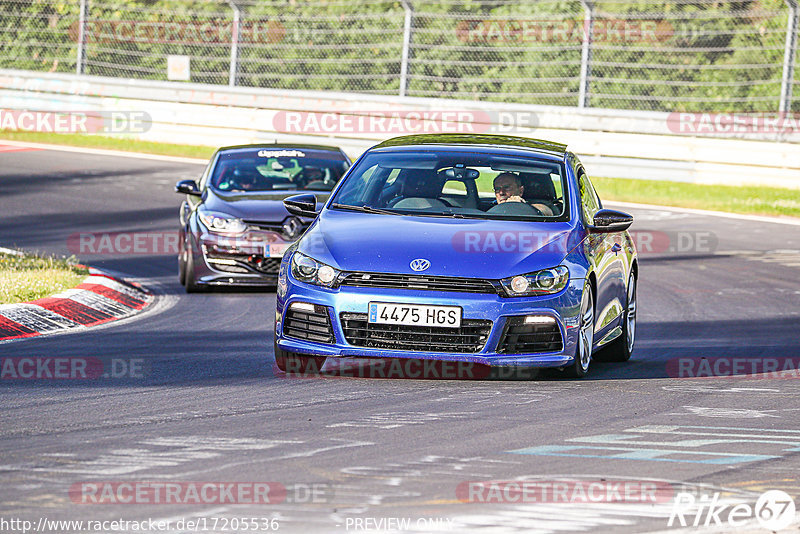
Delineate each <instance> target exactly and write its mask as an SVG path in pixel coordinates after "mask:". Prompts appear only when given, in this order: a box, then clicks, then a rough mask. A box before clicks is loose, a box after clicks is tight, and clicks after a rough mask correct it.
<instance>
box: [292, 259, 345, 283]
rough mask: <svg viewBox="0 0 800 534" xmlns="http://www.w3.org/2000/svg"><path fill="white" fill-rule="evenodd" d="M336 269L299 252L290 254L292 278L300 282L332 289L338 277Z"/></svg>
mask: <svg viewBox="0 0 800 534" xmlns="http://www.w3.org/2000/svg"><path fill="white" fill-rule="evenodd" d="M340 272H341V271H339V270H338V269H334V268H333V267H331V266H330V265H326V264H324V263H322V262H321V261H317V260H315V259H314V258H312V257H311V256H306V255H305V254H302V253H300V252H295V253H294V254H292V276H294V277H295V278H296V279H297V280H300V281H301V282H306V283H309V284H314V285H318V286H324V287H332V286H333V284H334V282H336V278H337V277H338V276H339V273H340Z"/></svg>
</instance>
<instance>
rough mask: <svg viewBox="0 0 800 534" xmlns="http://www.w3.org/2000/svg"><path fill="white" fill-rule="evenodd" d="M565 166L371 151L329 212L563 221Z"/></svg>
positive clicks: (497, 157) (512, 158)
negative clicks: (337, 210) (353, 211)
mask: <svg viewBox="0 0 800 534" xmlns="http://www.w3.org/2000/svg"><path fill="white" fill-rule="evenodd" d="M566 190H567V187H566V173H565V171H564V166H563V163H561V162H554V161H550V160H547V159H544V158H541V159H540V158H537V157H536V156H535V155H533V156H530V157H528V156H519V155H505V154H497V153H491V154H488V153H485V154H484V153H475V152H463V151H446V150H441V151H435V152H434V151H429V152H428V151H426V152H422V151H420V152H405V151H403V152H401V151H398V152H374V153H372V154H368V155H367V156H366V157H364V159H362V160H361V161H360V162H359V164H358V166H357V167H356V168H354V169H353V170H352V172H351V173H350V174H349V175H348V178H347V181H346V182H345V183H344V184H342V187H341V188H340V189H339V191H338V192H337V194H336V196H335V198H334V199H333V200H332V203H331V206H332V207H333V208H334V209H351V210H360V211H372V212H377V211H376V210H380V211H379V213H396V214H415V215H424V216H438V217H457V218H461V217H465V218H488V219H523V220H525V219H531V220H537V221H563V220H566V219H567V218H568V213H567V208H566V206H567V199H566Z"/></svg>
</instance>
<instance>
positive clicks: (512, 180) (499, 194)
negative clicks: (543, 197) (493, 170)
mask: <svg viewBox="0 0 800 534" xmlns="http://www.w3.org/2000/svg"><path fill="white" fill-rule="evenodd" d="M493 184H494V196H495V198H497V203H498V204H503V203H504V202H525V199H524V198H522V194H523V193H524V192H525V187H524V186H523V185H522V180H521V179H520V177H519V176H518V175H516V174H514V173H513V172H502V173H500V174H498V175H497V176H496V177H495V179H494V182H493ZM531 206H533V207H534V208H536V209H537V210H539V211H540V212H541V213H542V215H548V216H551V215H553V210H552V209H550V208H549V207H548V206H546V205H545V204H541V203H531Z"/></svg>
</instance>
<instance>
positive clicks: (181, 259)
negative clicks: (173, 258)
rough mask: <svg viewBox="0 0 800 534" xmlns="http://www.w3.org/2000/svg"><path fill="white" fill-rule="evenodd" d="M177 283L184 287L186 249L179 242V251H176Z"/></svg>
mask: <svg viewBox="0 0 800 534" xmlns="http://www.w3.org/2000/svg"><path fill="white" fill-rule="evenodd" d="M178 281H179V282H180V283H181V285H182V286H186V248H185V246H184V244H183V241H181V249H180V250H179V251H178Z"/></svg>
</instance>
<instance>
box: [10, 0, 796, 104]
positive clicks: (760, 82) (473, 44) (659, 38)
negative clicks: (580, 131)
mask: <svg viewBox="0 0 800 534" xmlns="http://www.w3.org/2000/svg"><path fill="white" fill-rule="evenodd" d="M797 21H798V7H797V0H752V1H736V2H732V1H723V0H673V1H666V2H665V1H656V0H636V1H633V0H631V1H627V2H623V1H621V0H583V1H576V0H536V1H518V0H516V1H512V0H459V1H455V0H441V1H435V0H401V1H388V0H360V1H358V2H355V1H348V0H328V1H325V0H284V1H277V0H186V1H177V0H0V27H2V35H1V36H0V44H1V45H2V52H0V67H2V68H15V69H29V70H38V71H50V72H78V73H85V74H92V75H100V76H114V77H130V78H141V79H155V80H166V79H168V78H170V77H172V78H173V79H175V78H184V79H189V80H191V81H192V82H199V83H210V84H224V85H239V86H248V87H269V88H276V89H286V90H330V91H346V92H364V93H375V94H397V95H408V96H422V97H445V98H462V99H470V100H493V101H507V102H520V103H530V104H546V105H559V106H591V107H604V108H617V109H635V110H662V111H684V110H685V111H717V112H719V111H765V112H775V111H778V110H781V111H788V110H792V111H800V94H798V93H800V89H798V88H797V87H798V85H800V84H799V83H798V81H800V73H798V69H797V68H796V66H797V64H798V61H799V60H798V58H797V55H798V54H797V46H798V45H797V41H798V39H797V31H798V30H797V25H798V23H797ZM171 56H177V57H172V59H171V60H170V59H169V58H170V57H171ZM180 56H185V57H180ZM187 59H188V64H187V62H186V61H187ZM170 61H172V62H170ZM168 67H169V69H168ZM168 72H171V76H169V75H168ZM793 88H794V96H793V95H792V89H793Z"/></svg>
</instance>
